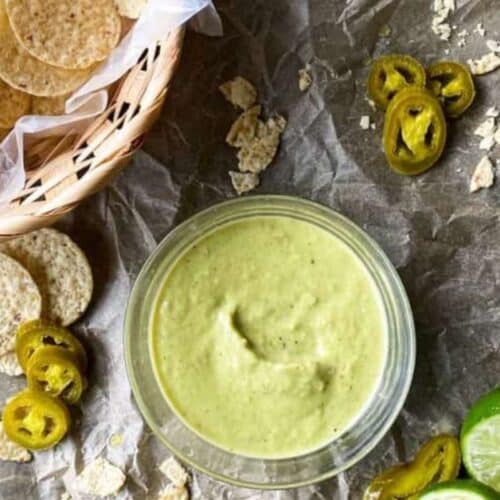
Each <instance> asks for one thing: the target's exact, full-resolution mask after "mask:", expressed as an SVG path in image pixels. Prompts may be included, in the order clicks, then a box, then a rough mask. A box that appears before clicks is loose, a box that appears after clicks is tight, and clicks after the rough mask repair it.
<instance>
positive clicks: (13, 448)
mask: <svg viewBox="0 0 500 500" xmlns="http://www.w3.org/2000/svg"><path fill="white" fill-rule="evenodd" d="M32 458H33V456H32V455H31V453H30V452H29V451H28V450H26V449H25V448H23V447H21V446H19V445H18V444H16V443H14V442H12V441H11V440H10V439H9V438H8V437H7V434H5V432H4V430H3V424H2V422H0V460H5V461H8V462H21V463H25V462H29V461H30V460H31V459H32Z"/></svg>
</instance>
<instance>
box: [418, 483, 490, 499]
mask: <svg viewBox="0 0 500 500" xmlns="http://www.w3.org/2000/svg"><path fill="white" fill-rule="evenodd" d="M499 499H500V495H499V494H498V493H497V492H496V491H495V490H492V489H491V488H489V487H488V486H485V485H484V484H481V483H478V482H477V481H472V480H471V479H463V480H458V481H448V482H446V483H440V484H436V485H435V486H431V487H430V488H428V489H426V490H425V491H423V492H422V493H420V495H419V496H418V500H499Z"/></svg>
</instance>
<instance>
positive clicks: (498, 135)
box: [493, 127, 500, 145]
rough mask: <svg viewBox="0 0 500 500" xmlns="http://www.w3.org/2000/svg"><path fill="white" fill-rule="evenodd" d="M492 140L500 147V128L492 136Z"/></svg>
mask: <svg viewBox="0 0 500 500" xmlns="http://www.w3.org/2000/svg"><path fill="white" fill-rule="evenodd" d="M493 139H495V142H496V143H497V144H498V145H500V127H498V128H497V129H496V131H495V135H494V136H493Z"/></svg>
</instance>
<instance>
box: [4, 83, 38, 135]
mask: <svg viewBox="0 0 500 500" xmlns="http://www.w3.org/2000/svg"><path fill="white" fill-rule="evenodd" d="M30 106H31V96H30V95H28V94H25V93H24V92H21V91H20V90H16V89H13V88H12V87H9V85H7V84H6V83H4V82H2V81H1V80H0V109H1V112H0V128H2V129H9V128H11V127H13V126H14V125H15V124H16V121H17V120H18V119H19V118H21V116H23V115H25V114H27V113H28V111H29V109H30Z"/></svg>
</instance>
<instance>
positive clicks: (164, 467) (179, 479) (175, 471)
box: [160, 457, 189, 486]
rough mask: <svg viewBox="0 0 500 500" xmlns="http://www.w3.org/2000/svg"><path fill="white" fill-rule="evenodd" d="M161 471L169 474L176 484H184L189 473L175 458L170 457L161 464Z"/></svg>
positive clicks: (169, 477)
mask: <svg viewBox="0 0 500 500" xmlns="http://www.w3.org/2000/svg"><path fill="white" fill-rule="evenodd" d="M160 471H161V472H163V474H165V476H167V478H168V479H170V481H172V483H173V484H174V485H175V486H184V485H185V484H186V483H187V482H188V479H189V475H188V473H187V471H186V469H184V467H183V466H182V465H181V464H180V463H179V462H178V461H177V460H176V459H175V458H174V457H169V458H167V459H166V460H164V461H163V462H162V464H161V465H160Z"/></svg>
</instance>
